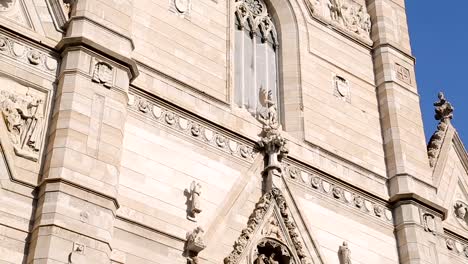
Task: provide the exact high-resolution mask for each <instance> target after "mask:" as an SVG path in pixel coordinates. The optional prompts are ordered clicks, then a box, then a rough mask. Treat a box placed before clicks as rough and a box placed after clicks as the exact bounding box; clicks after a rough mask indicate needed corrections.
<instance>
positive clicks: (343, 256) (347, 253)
mask: <svg viewBox="0 0 468 264" xmlns="http://www.w3.org/2000/svg"><path fill="white" fill-rule="evenodd" d="M338 258H339V260H340V264H351V250H350V249H349V248H348V242H346V241H345V242H343V245H342V246H340V249H339V250H338Z"/></svg>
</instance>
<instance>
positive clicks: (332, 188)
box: [284, 161, 393, 223]
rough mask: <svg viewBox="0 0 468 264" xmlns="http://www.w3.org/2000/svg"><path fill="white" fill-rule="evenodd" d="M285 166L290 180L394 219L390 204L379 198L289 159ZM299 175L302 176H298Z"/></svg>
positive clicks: (370, 213) (389, 220) (363, 209)
mask: <svg viewBox="0 0 468 264" xmlns="http://www.w3.org/2000/svg"><path fill="white" fill-rule="evenodd" d="M285 168H286V169H285V173H284V176H285V178H286V180H287V181H288V182H292V183H294V184H298V185H300V186H302V187H304V188H306V189H308V190H310V191H313V192H319V193H321V194H323V195H325V196H326V197H329V198H330V199H333V200H335V201H340V202H342V203H343V204H345V205H347V206H349V208H351V209H354V210H358V211H360V212H362V213H366V214H369V215H372V216H374V217H376V218H377V219H380V220H381V221H384V222H386V223H391V222H392V221H393V217H392V213H391V211H390V210H389V209H388V206H387V205H384V204H383V203H382V202H379V201H377V199H371V198H369V197H367V195H365V194H364V193H359V192H357V191H354V190H351V189H350V188H347V187H346V186H345V185H341V184H338V183H335V182H334V181H333V180H332V179H329V178H327V177H326V176H322V175H319V174H318V173H315V172H312V171H306V170H304V169H302V168H299V167H297V166H295V165H293V164H292V163H289V161H285ZM290 171H295V174H294V175H291V173H290ZM297 175H301V176H300V177H298V176H297Z"/></svg>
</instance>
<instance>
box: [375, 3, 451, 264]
mask: <svg viewBox="0 0 468 264" xmlns="http://www.w3.org/2000/svg"><path fill="white" fill-rule="evenodd" d="M404 4H405V3H404V1H403V0H371V1H368V11H369V13H370V14H371V16H372V20H373V21H372V22H373V23H372V24H373V28H372V40H373V41H374V47H373V59H374V72H375V76H376V92H377V97H378V100H379V111H380V122H381V126H382V136H383V141H384V146H383V147H384V151H385V158H386V166H387V176H388V186H389V194H390V202H391V203H393V204H394V209H393V214H394V217H393V218H394V219H395V234H396V237H397V241H398V251H399V256H400V263H404V264H407V263H433V262H432V260H430V257H429V256H428V255H427V254H426V253H427V252H428V248H429V246H430V241H429V239H428V237H430V235H429V236H428V231H427V229H429V233H430V234H431V235H432V234H437V232H436V230H434V229H435V228H434V227H432V223H435V219H436V218H437V216H436V215H439V218H438V219H440V218H441V217H443V215H444V213H445V210H444V208H443V207H442V206H440V205H441V202H440V201H438V199H437V197H436V188H435V187H434V185H433V179H432V173H431V169H430V166H429V159H428V156H427V150H426V141H425V136H424V130H423V122H422V117H421V110H420V102H419V95H418V91H417V86H416V79H415V74H414V64H415V60H414V58H413V57H412V55H411V47H410V42H409V32H408V26H407V23H406V12H405V6H404ZM421 208H430V210H432V211H433V212H435V213H431V214H427V215H424V216H423V215H422V214H420V211H421V210H422V209H421ZM424 217H425V218H424ZM423 218H424V219H423ZM426 220H427V221H429V222H430V224H431V227H430V228H426V230H425V228H422V227H423V226H424V224H425V221H426Z"/></svg>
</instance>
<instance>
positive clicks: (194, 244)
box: [185, 227, 206, 264]
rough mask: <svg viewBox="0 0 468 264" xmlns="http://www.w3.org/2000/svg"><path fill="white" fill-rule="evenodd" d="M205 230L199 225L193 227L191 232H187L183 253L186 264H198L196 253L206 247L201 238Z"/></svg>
mask: <svg viewBox="0 0 468 264" xmlns="http://www.w3.org/2000/svg"><path fill="white" fill-rule="evenodd" d="M204 233H205V231H204V230H203V229H202V228H201V227H197V228H195V229H194V230H193V231H192V232H189V233H187V242H186V243H185V255H186V256H187V264H198V263H199V259H198V254H199V253H200V252H201V251H202V250H204V249H205V248H206V244H205V241H204V239H203V235H204Z"/></svg>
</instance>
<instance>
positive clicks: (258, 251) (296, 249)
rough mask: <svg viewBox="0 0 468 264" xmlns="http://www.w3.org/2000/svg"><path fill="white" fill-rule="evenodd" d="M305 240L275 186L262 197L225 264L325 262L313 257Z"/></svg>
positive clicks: (303, 263) (301, 263) (302, 263)
mask: <svg viewBox="0 0 468 264" xmlns="http://www.w3.org/2000/svg"><path fill="white" fill-rule="evenodd" d="M304 242H305V240H304V237H303V236H302V235H301V234H300V233H299V231H298V228H297V224H296V221H295V219H294V217H293V215H292V213H291V211H290V209H289V207H288V204H287V202H286V199H285V197H284V196H283V194H282V192H281V191H280V190H279V189H276V188H273V189H272V191H270V192H267V193H266V194H264V195H263V196H262V197H261V198H260V200H259V202H258V203H257V205H256V207H255V210H254V211H253V213H252V214H251V215H250V217H249V220H248V223H247V227H246V228H245V229H244V230H242V233H241V235H240V237H239V238H238V239H237V241H236V242H235V243H234V250H233V251H232V252H231V254H230V255H229V256H228V257H226V258H225V259H224V263H225V264H237V263H239V264H244V263H245V264H247V263H279V264H305V263H322V262H321V261H317V259H320V258H319V257H318V256H317V255H318V253H317V252H314V255H313V256H312V255H311V254H310V250H308V248H307V247H306V246H305V245H306V244H305V243H304ZM312 260H314V261H313V262H312ZM275 261H277V262H275Z"/></svg>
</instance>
